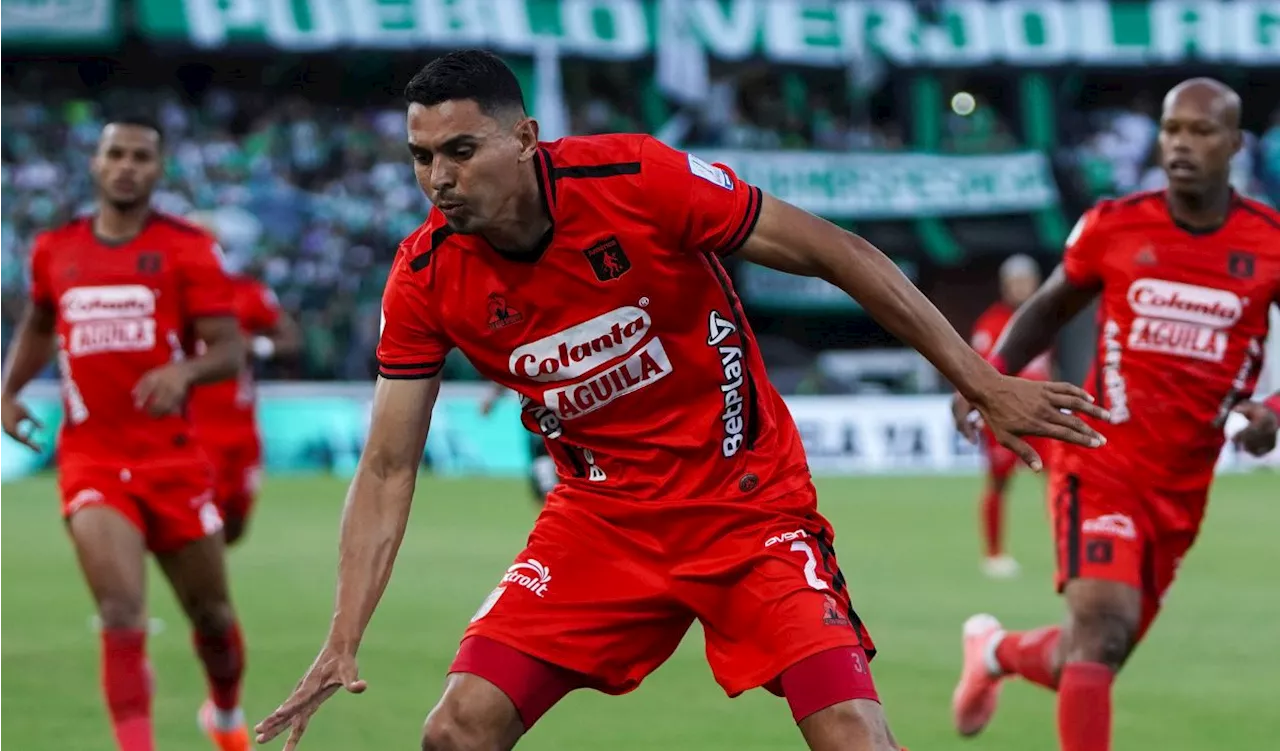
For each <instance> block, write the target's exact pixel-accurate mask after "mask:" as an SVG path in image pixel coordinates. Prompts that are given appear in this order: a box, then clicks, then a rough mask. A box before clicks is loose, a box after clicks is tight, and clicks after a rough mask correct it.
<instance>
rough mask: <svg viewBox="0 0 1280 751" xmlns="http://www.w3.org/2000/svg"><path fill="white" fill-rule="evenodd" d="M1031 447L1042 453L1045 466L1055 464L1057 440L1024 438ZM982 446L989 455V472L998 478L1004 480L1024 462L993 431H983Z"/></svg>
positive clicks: (1041, 457)
mask: <svg viewBox="0 0 1280 751" xmlns="http://www.w3.org/2000/svg"><path fill="white" fill-rule="evenodd" d="M1023 440H1025V441H1026V442H1027V443H1028V444H1030V446H1031V448H1033V449H1035V450H1036V453H1037V454H1039V455H1040V460H1041V461H1043V462H1044V466H1046V467H1051V466H1053V455H1054V451H1055V450H1056V448H1057V442H1056V441H1053V440H1051V439H1048V438H1039V437H1034V438H1024V439H1023ZM982 446H983V450H984V452H985V453H986V455H987V472H988V473H989V474H990V475H991V476H992V477H995V478H997V479H1000V480H1003V479H1006V478H1008V477H1009V476H1010V475H1012V474H1013V471H1014V470H1015V469H1017V468H1018V465H1020V464H1022V460H1021V459H1019V458H1018V455H1017V454H1015V453H1013V452H1012V451H1010V450H1009V449H1007V448H1005V447H1004V446H1002V445H1000V442H999V441H997V440H996V437H995V436H994V435H992V434H991V431H989V430H984V431H982Z"/></svg>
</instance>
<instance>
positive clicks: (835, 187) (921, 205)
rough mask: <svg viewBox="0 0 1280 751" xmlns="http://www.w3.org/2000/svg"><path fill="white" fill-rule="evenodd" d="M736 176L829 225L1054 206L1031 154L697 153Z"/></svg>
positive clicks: (1054, 195)
mask: <svg viewBox="0 0 1280 751" xmlns="http://www.w3.org/2000/svg"><path fill="white" fill-rule="evenodd" d="M698 156H699V157H700V158H702V159H703V160H704V161H710V162H720V163H722V164H727V165H729V166H730V167H732V168H733V170H734V171H735V172H737V173H738V176H739V177H741V178H742V179H743V180H746V181H747V182H749V183H751V184H753V185H757V186H759V187H760V188H761V189H762V190H765V191H766V192H769V193H772V194H773V195H775V196H777V197H778V198H781V199H783V200H785V201H787V202H789V203H792V204H795V205H796V206H799V207H801V208H803V209H805V210H806V211H809V212H812V213H814V214H818V215H820V216H825V217H828V218H831V219H895V218H915V217H921V216H929V217H952V216H971V215H983V214H1014V213H1030V212H1032V211H1036V210H1038V209H1042V208H1045V207H1047V206H1053V205H1055V204H1056V203H1057V200H1058V190H1057V187H1056V184H1055V183H1054V181H1053V174H1052V172H1051V171H1050V168H1049V163H1048V160H1047V159H1045V157H1044V155H1043V154H1041V153H1039V152H1023V153H1017V154H994V155H980V156H943V155H939V154H893V153H890V154H880V153H877V154H860V153H854V154H849V153H823V152H814V151H804V152H799V151H780V152H758V151H705V152H704V151H699V152H698Z"/></svg>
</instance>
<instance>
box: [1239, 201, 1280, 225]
mask: <svg viewBox="0 0 1280 751" xmlns="http://www.w3.org/2000/svg"><path fill="white" fill-rule="evenodd" d="M1240 208H1242V209H1244V210H1245V211H1247V212H1249V213H1250V214H1253V215H1254V216H1256V217H1258V218H1259V219H1261V220H1262V221H1264V222H1266V223H1267V224H1270V225H1271V228H1272V229H1277V230H1280V221H1278V220H1277V219H1276V218H1275V217H1272V216H1268V215H1267V212H1266V211H1264V210H1262V209H1260V208H1258V207H1257V206H1252V205H1250V203H1249V202H1248V201H1240Z"/></svg>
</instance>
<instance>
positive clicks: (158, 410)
mask: <svg viewBox="0 0 1280 751" xmlns="http://www.w3.org/2000/svg"><path fill="white" fill-rule="evenodd" d="M190 388H191V375H190V372H189V371H188V369H187V367H186V364H185V363H182V362H171V363H169V364H168V365H162V366H160V367H158V368H156V369H155V370H152V371H149V372H148V373H147V374H146V375H144V376H142V378H141V379H140V380H139V381H138V385H136V386H134V387H133V406H134V408H135V409H138V410H145V411H146V413H147V414H149V415H151V416H152V417H161V416H163V415H171V414H174V413H175V412H177V411H178V410H180V409H181V408H182V403H183V402H184V401H185V400H186V398H187V390H188V389H190Z"/></svg>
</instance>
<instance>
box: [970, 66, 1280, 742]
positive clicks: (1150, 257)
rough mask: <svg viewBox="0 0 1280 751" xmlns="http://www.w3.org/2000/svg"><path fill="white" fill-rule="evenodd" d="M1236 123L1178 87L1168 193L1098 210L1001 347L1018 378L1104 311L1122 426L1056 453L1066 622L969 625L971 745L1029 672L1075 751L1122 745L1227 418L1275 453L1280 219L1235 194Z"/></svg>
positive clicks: (1195, 529)
mask: <svg viewBox="0 0 1280 751" xmlns="http://www.w3.org/2000/svg"><path fill="white" fill-rule="evenodd" d="M1239 123H1240V99H1239V97H1238V96H1237V95H1236V94H1235V92H1233V91H1231V90H1230V89H1229V88H1227V87H1226V86H1224V85H1223V84H1221V83H1218V82H1217V81H1213V80H1209V79H1192V80H1189V81H1185V82H1183V83H1181V84H1179V85H1178V86H1176V87H1175V88H1174V89H1173V90H1171V91H1170V92H1169V94H1168V96H1167V97H1166V98H1165V100H1164V112H1163V115H1162V117H1161V122H1160V136H1159V142H1160V150H1161V159H1162V164H1163V166H1164V170H1165V173H1166V174H1167V175H1168V178H1169V187H1168V189H1167V190H1163V191H1156V192H1149V193H1139V194H1136V195H1132V196H1129V197H1126V198H1122V199H1119V200H1115V201H1103V202H1102V203H1100V204H1099V205H1097V206H1095V207H1094V208H1093V209H1091V210H1089V211H1088V212H1087V213H1085V215H1084V216H1083V217H1082V218H1081V219H1080V222H1079V223H1078V224H1077V225H1076V228H1075V230H1074V231H1073V232H1072V234H1071V236H1070V237H1069V238H1068V240H1067V249H1066V254H1065V256H1064V258H1063V263H1062V265H1061V266H1060V267H1059V268H1058V269H1057V270H1056V271H1054V273H1053V274H1052V276H1050V278H1049V280H1048V281H1047V282H1046V283H1045V285H1044V286H1043V287H1042V288H1041V289H1040V291H1038V292H1037V293H1036V294H1035V295H1034V296H1033V297H1032V298H1031V299H1030V300H1028V301H1027V303H1026V304H1025V305H1023V306H1022V308H1021V309H1020V310H1019V311H1018V313H1017V314H1016V315H1015V316H1014V318H1013V321H1012V322H1011V323H1010V325H1009V327H1008V329H1007V330H1006V331H1005V334H1004V336H1003V337H1002V339H1001V341H1000V343H999V344H998V345H997V347H996V352H995V354H994V355H993V356H992V360H993V362H994V363H995V364H997V366H998V367H1000V368H1001V369H1002V370H1004V371H1006V372H1009V371H1018V370H1021V369H1022V367H1023V366H1024V365H1025V364H1026V363H1028V362H1030V361H1031V359H1032V358H1033V357H1035V356H1036V355H1037V354H1039V353H1041V352H1043V351H1045V349H1046V348H1047V347H1048V346H1049V345H1050V343H1051V342H1052V341H1053V339H1054V337H1055V336H1056V334H1057V333H1058V331H1059V330H1060V328H1061V327H1062V326H1063V325H1064V324H1066V323H1067V322H1068V321H1070V320H1071V318H1072V317H1074V316H1075V314H1076V313H1077V312H1079V311H1080V310H1081V309H1082V308H1084V307H1085V306H1086V305H1087V304H1088V303H1089V302H1090V301H1091V300H1093V299H1094V298H1097V297H1101V307H1100V312H1099V332H1098V343H1097V351H1096V352H1095V362H1094V366H1093V371H1092V373H1091V375H1090V377H1089V383H1088V388H1089V390H1090V391H1091V392H1092V394H1093V396H1094V397H1095V398H1096V399H1097V400H1098V402H1099V403H1100V404H1102V405H1104V406H1105V407H1106V408H1107V409H1108V410H1109V411H1110V415H1111V423H1112V424H1110V425H1107V426H1106V428H1105V429H1106V431H1107V441H1108V442H1107V445H1106V446H1105V447H1104V448H1101V449H1099V450H1097V451H1091V452H1087V453H1086V452H1082V451H1079V450H1077V448H1076V447H1075V446H1071V445H1062V446H1059V447H1057V452H1056V454H1055V456H1054V465H1053V466H1052V467H1051V473H1050V474H1051V477H1050V485H1049V488H1050V499H1051V504H1052V516H1053V524H1054V530H1055V534H1056V537H1057V552H1058V573H1057V586H1058V590H1059V591H1060V592H1061V593H1063V594H1064V595H1065V597H1066V602H1067V611H1068V616H1067V622H1066V624H1065V625H1064V626H1062V627H1058V626H1046V627H1043V628H1039V629H1035V630H1033V631H1020V632H1006V631H1004V630H1003V628H1002V627H1001V625H1000V623H999V621H997V620H996V619H995V618H994V617H992V616H990V615H979V616H974V617H973V618H970V619H969V621H968V622H967V623H966V624H965V628H964V644H965V650H964V671H963V673H962V675H961V679H960V683H959V685H958V686H957V687H956V691H955V695H954V700H953V710H954V719H955V723H956V727H957V729H958V730H959V732H960V733H962V734H964V735H972V734H975V733H977V732H979V731H981V730H982V729H983V728H984V727H985V726H986V725H987V723H988V722H989V721H990V719H991V716H992V714H993V713H994V711H995V708H996V702H997V699H998V695H999V691H1000V687H1001V685H1002V680H1003V678H1005V677H1007V676H1012V675H1019V676H1022V677H1023V678H1025V679H1027V680H1029V681H1031V682H1033V683H1037V684H1039V685H1042V686H1046V687H1048V688H1050V689H1053V690H1056V691H1057V692H1058V733H1059V739H1060V744H1061V748H1062V749H1063V751H1105V750H1106V749H1109V748H1110V747H1111V686H1112V681H1113V678H1114V676H1115V673H1116V672H1117V671H1118V670H1119V669H1120V667H1121V666H1122V665H1123V664H1124V662H1125V660H1126V659H1127V658H1128V657H1129V655H1130V653H1131V652H1132V651H1133V649H1134V647H1135V646H1136V645H1137V644H1138V643H1139V642H1140V641H1141V640H1142V637H1143V636H1144V635H1145V634H1146V633H1147V629H1148V628H1149V627H1150V626H1151V623H1152V621H1153V620H1154V619H1155V617H1156V614H1157V613H1158V612H1159V610H1160V604H1161V601H1162V600H1163V598H1164V596H1165V593H1166V592H1167V590H1168V588H1169V586H1170V585H1171V584H1172V583H1173V579H1174V576H1175V574H1176V573H1177V570H1178V566H1179V564H1180V563H1181V562H1182V560H1183V557H1184V556H1185V555H1186V553H1187V551H1188V550H1190V548H1191V545H1192V543H1194V542H1195V539H1196V535H1197V534H1198V533H1199V531H1200V523H1201V520H1202V519H1203V516H1204V509H1205V503H1206V501H1207V499H1208V492H1209V486H1210V483H1211V482H1212V480H1213V471H1214V465H1215V463H1216V461H1217V459H1218V456H1219V453H1220V451H1221V449H1222V446H1223V442H1224V436H1223V425H1224V423H1225V422H1226V418H1227V416H1228V415H1229V414H1230V412H1231V411H1232V410H1236V411H1238V412H1241V413H1242V414H1244V415H1245V416H1246V417H1248V418H1249V420H1250V425H1249V427H1248V428H1246V429H1245V431H1244V432H1243V436H1237V440H1238V441H1239V442H1240V443H1241V444H1242V445H1243V446H1244V447H1245V448H1246V449H1247V450H1250V451H1253V452H1255V453H1257V452H1260V451H1265V450H1269V447H1274V445H1275V431H1276V419H1275V415H1274V412H1273V408H1274V407H1275V406H1276V402H1275V399H1274V397H1273V398H1272V400H1271V401H1270V404H1271V405H1272V407H1271V408H1268V407H1267V406H1266V405H1263V404H1260V403H1256V402H1250V401H1248V399H1249V397H1250V395H1251V394H1252V392H1253V388H1254V384H1255V382H1256V380H1257V376H1258V371H1259V370H1260V366H1261V359H1262V343H1263V341H1264V340H1265V338H1266V336H1267V325H1268V321H1267V314H1268V308H1269V307H1270V306H1271V305H1272V304H1273V303H1277V302H1280V215H1278V214H1277V213H1276V212H1275V211H1274V210H1272V209H1269V208H1267V207H1266V206H1263V205H1262V204H1259V203H1256V202H1254V201H1251V200H1249V199H1246V198H1244V197H1241V196H1239V195H1237V194H1235V193H1234V192H1233V191H1232V190H1231V187H1230V184H1229V183H1228V179H1227V178H1228V174H1229V170H1230V166H1229V164H1230V159H1231V156H1232V155H1233V154H1234V153H1235V152H1236V150H1237V149H1239V148H1240V143H1241V136H1240V127H1239ZM957 401H958V403H959V409H958V410H957V413H958V414H964V412H965V411H966V410H967V407H968V405H967V403H966V400H965V399H964V398H963V397H960V398H958V399H957ZM1088 421H1089V422H1090V423H1091V424H1094V425H1097V426H1099V428H1100V429H1101V426H1102V423H1101V422H1099V421H1097V420H1096V418H1092V417H1091V418H1090V419H1089V420H1088ZM958 424H959V425H960V426H961V428H962V429H964V430H967V431H969V432H970V433H971V434H972V428H971V426H970V425H969V423H968V422H966V421H964V420H959V421H958Z"/></svg>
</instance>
